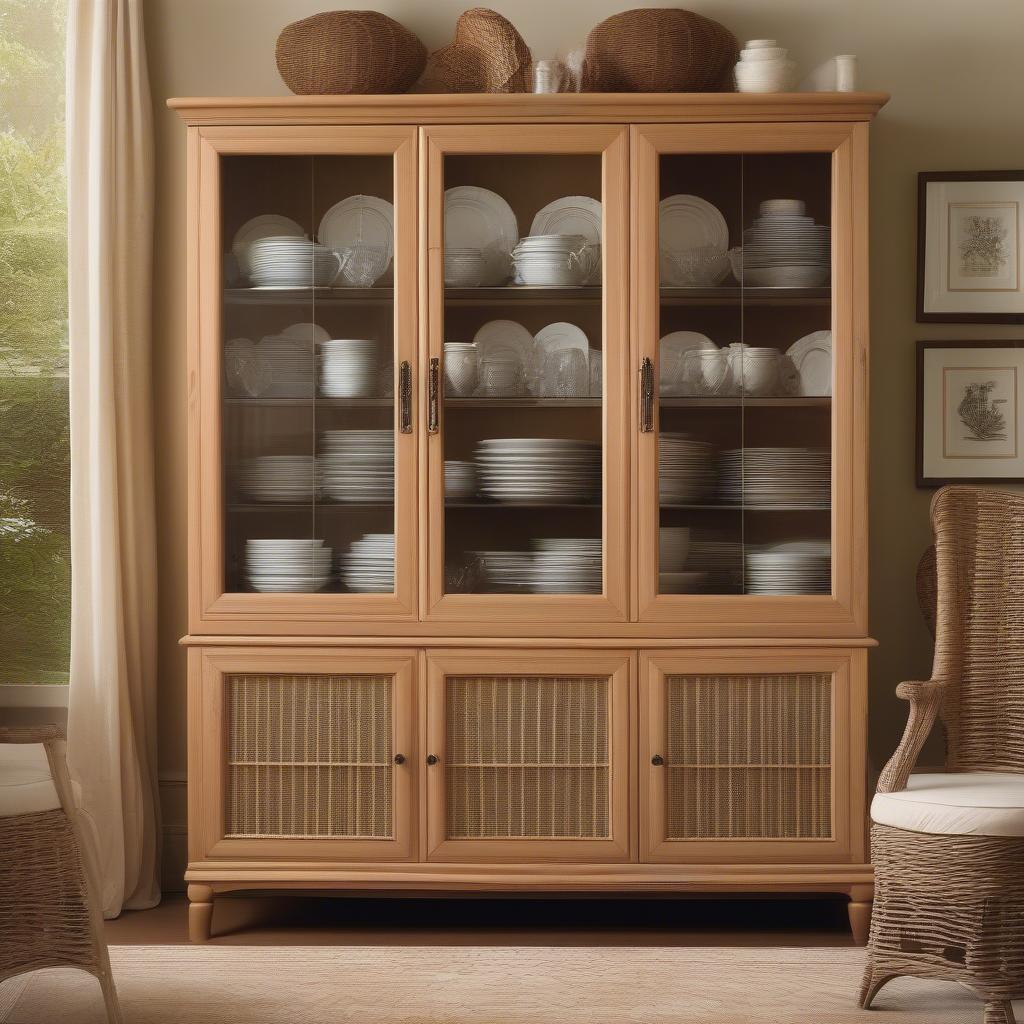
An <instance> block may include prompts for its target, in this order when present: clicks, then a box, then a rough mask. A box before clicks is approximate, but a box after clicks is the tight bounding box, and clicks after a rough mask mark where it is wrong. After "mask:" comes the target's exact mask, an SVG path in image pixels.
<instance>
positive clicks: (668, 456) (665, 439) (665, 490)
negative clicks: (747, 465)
mask: <svg viewBox="0 0 1024 1024" xmlns="http://www.w3.org/2000/svg"><path fill="white" fill-rule="evenodd" d="M714 482H715V467H714V462H713V461H712V446H711V445H710V444H708V442H706V441H695V440H693V438H692V437H690V435H689V434H673V433H667V432H666V433H662V434H659V435H658V496H659V500H660V501H661V504H663V505H695V504H699V503H700V502H702V501H704V500H705V499H706V498H707V496H708V493H709V492H710V491H711V489H712V487H713V486H714Z"/></svg>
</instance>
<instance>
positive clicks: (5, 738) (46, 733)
mask: <svg viewBox="0 0 1024 1024" xmlns="http://www.w3.org/2000/svg"><path fill="white" fill-rule="evenodd" d="M63 739H64V730H63V729H61V728H60V726H58V725H0V743H48V742H51V741H53V740H63Z"/></svg>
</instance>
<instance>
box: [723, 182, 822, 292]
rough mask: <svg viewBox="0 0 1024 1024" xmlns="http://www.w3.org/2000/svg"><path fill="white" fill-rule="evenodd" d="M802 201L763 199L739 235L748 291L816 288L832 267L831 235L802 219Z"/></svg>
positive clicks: (810, 219)
mask: <svg viewBox="0 0 1024 1024" xmlns="http://www.w3.org/2000/svg"><path fill="white" fill-rule="evenodd" d="M806 212H807V206H806V204H805V203H804V201H803V200H802V199H766V200H765V201H764V202H763V203H762V204H761V216H760V217H758V218H757V219H756V220H755V221H754V224H753V226H752V227H751V228H750V229H749V230H747V231H744V232H743V267H742V274H743V283H744V284H745V285H747V286H748V287H752V288H817V287H819V286H820V285H823V284H826V283H827V281H828V278H829V274H830V271H831V265H832V232H831V229H830V228H829V226H828V225H827V224H815V223H814V218H813V217H808V216H806Z"/></svg>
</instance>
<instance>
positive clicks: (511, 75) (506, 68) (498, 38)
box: [422, 7, 531, 92]
mask: <svg viewBox="0 0 1024 1024" xmlns="http://www.w3.org/2000/svg"><path fill="white" fill-rule="evenodd" d="M530 66H531V58H530V48H529V47H528V46H527V45H526V43H525V42H524V41H523V37H522V36H521V35H520V34H519V33H518V32H517V31H516V27H515V26H514V25H513V24H512V22H510V21H509V20H508V19H507V18H504V17H502V16H501V15H500V14H498V13H497V12H496V11H492V10H488V8H486V7H474V8H473V9H472V10H469V11H465V12H464V13H463V14H462V15H460V16H459V20H458V21H457V22H456V24H455V40H454V42H452V43H450V44H449V45H448V46H445V47H442V48H441V49H440V50H435V51H434V53H432V54H431V55H430V61H429V62H428V64H427V72H426V74H425V75H424V78H423V83H422V86H423V88H424V89H425V90H426V91H428V92H528V91H529V78H530Z"/></svg>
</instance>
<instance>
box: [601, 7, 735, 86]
mask: <svg viewBox="0 0 1024 1024" xmlns="http://www.w3.org/2000/svg"><path fill="white" fill-rule="evenodd" d="M738 56H739V46H738V44H737V42H736V37H735V36H734V35H733V34H732V33H731V32H730V31H729V30H728V29H727V28H725V27H723V26H722V25H719V24H718V22H717V21H712V20H711V19H710V18H704V17H702V16H701V15H699V14H694V13H693V12H692V11H682V10H677V9H674V8H645V9H637V10H633V11H623V12H622V13H621V14H614V15H612V17H610V18H607V19H605V20H604V21H602V22H601V24H600V25H598V26H597V27H596V28H594V29H593V30H592V31H591V33H590V35H589V36H587V48H586V54H585V56H584V62H583V81H582V87H583V90H584V92H731V91H732V69H733V66H734V65H735V64H736V60H737V58H738Z"/></svg>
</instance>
